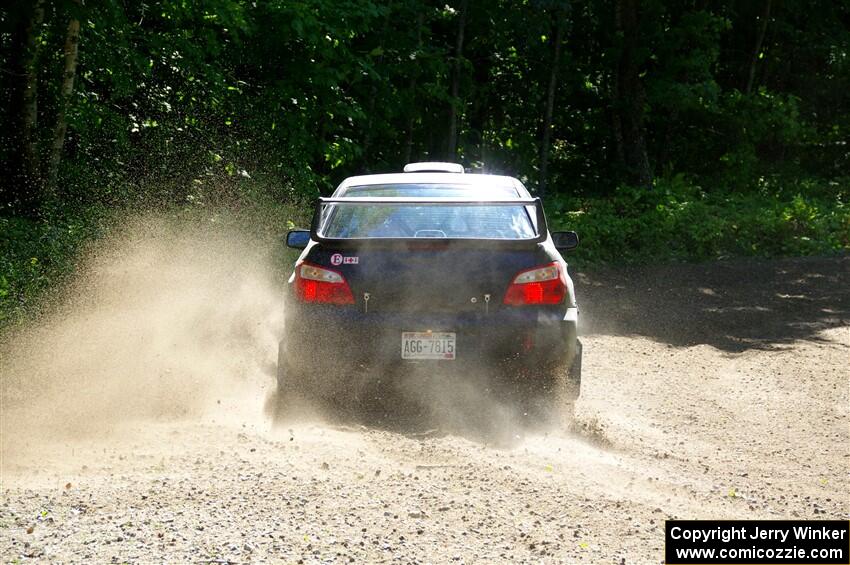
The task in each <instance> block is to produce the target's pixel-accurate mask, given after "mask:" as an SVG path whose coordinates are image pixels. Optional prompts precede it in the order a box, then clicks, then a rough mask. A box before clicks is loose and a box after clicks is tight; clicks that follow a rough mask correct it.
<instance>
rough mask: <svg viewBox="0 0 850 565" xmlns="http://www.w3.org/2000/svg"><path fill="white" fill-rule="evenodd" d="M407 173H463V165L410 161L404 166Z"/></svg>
mask: <svg viewBox="0 0 850 565" xmlns="http://www.w3.org/2000/svg"><path fill="white" fill-rule="evenodd" d="M404 172H405V173H463V165H461V164H458V163H440V162H438V161H429V162H426V163H408V164H407V165H405V166H404Z"/></svg>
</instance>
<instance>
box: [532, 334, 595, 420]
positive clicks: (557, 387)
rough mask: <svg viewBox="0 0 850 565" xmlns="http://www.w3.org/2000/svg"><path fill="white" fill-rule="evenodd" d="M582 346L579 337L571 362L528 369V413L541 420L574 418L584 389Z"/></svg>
mask: <svg viewBox="0 0 850 565" xmlns="http://www.w3.org/2000/svg"><path fill="white" fill-rule="evenodd" d="M581 360H582V345H581V342H580V341H578V340H576V352H575V355H574V356H573V359H572V361H571V362H570V364H569V365H567V364H566V363H564V362H562V363H553V364H551V365H548V366H545V367H541V368H539V369H537V370H532V371H527V372H525V376H524V378H523V381H524V382H522V383H519V386H520V389H521V393H522V394H521V398H522V403H523V404H522V409H523V412H524V414H525V415H527V416H528V417H530V418H532V419H534V420H539V421H547V420H549V421H552V420H554V419H558V418H559V417H560V416H563V417H564V419H565V420H567V421H570V420H572V417H573V412H574V408H575V403H576V400H578V397H579V394H580V392H581Z"/></svg>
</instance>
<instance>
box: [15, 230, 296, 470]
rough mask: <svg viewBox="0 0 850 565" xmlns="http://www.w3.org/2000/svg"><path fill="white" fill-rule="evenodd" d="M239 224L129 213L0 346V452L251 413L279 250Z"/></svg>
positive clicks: (266, 355) (275, 306) (275, 291)
mask: <svg viewBox="0 0 850 565" xmlns="http://www.w3.org/2000/svg"><path fill="white" fill-rule="evenodd" d="M250 233H251V232H250V230H248V229H245V230H243V229H241V228H240V226H239V224H238V222H233V221H230V222H216V221H211V220H210V219H209V218H207V219H206V220H198V219H195V220H192V221H185V220H179V221H178V220H175V219H173V218H168V217H162V216H146V217H136V218H134V219H130V220H128V221H126V222H124V223H123V225H122V226H121V227H120V228H119V229H117V230H115V233H113V235H112V236H111V237H109V238H107V239H105V240H102V241H100V242H98V243H97V244H95V245H94V246H93V247H92V248H91V249H89V250H88V252H87V253H86V254H85V257H84V258H83V260H82V264H81V266H80V268H79V270H78V274H77V275H76V276H75V278H74V280H73V281H72V282H70V283H69V284H68V285H67V287H66V288H65V289H64V290H63V291H62V292H61V295H60V296H59V297H58V298H57V299H56V301H55V304H53V305H52V306H49V307H47V308H46V310H47V311H48V313H46V314H44V315H43V316H42V317H41V319H39V320H38V321H37V322H35V323H34V324H31V325H30V326H29V327H24V328H23V329H20V330H16V331H13V332H8V333H7V334H6V335H5V336H3V341H2V344H0V377H2V378H0V400H2V411H0V412H2V415H0V424H2V434H1V435H2V445H0V448H1V449H2V454H3V456H4V458H7V459H8V458H9V457H10V456H13V455H14V453H15V452H16V450H18V449H20V448H22V447H24V446H26V445H28V444H31V443H37V442H38V441H39V440H40V439H46V438H50V439H56V438H57V437H58V438H63V437H77V438H79V437H89V436H93V435H103V434H109V433H110V432H111V431H114V430H115V429H116V428H119V427H120V426H121V425H123V424H125V423H126V422H128V421H136V422H138V421H140V420H141V421H171V420H175V419H182V418H196V417H199V416H209V415H212V416H216V415H218V417H220V418H226V417H228V416H232V415H233V414H240V416H244V417H252V416H253V417H254V418H256V417H257V416H259V415H260V414H261V409H260V408H258V406H259V405H261V404H262V395H263V390H264V389H267V388H268V387H269V386H270V385H271V383H272V382H273V381H272V379H271V377H270V376H269V373H270V372H271V371H272V370H273V367H274V364H275V362H276V355H277V336H278V335H279V334H280V328H281V324H282V322H283V306H282V293H281V288H280V285H281V281H280V275H277V276H276V275H275V270H274V268H273V261H274V256H273V253H274V252H275V251H278V252H279V249H276V248H275V247H274V246H273V245H269V244H268V242H265V243H263V242H261V241H258V237H257V236H252V235H250Z"/></svg>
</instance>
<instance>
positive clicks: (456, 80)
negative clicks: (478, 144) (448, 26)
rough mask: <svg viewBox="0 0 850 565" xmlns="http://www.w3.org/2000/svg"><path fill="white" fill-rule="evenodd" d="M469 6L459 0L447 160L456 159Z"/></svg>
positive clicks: (465, 0) (462, 0) (464, 0)
mask: <svg viewBox="0 0 850 565" xmlns="http://www.w3.org/2000/svg"><path fill="white" fill-rule="evenodd" d="M468 8H469V0H461V3H460V7H459V9H458V21H457V36H456V41H455V60H454V67H453V71H452V85H451V91H450V95H451V104H450V106H449V135H448V148H447V150H446V157H447V160H448V161H452V162H453V161H455V159H457V129H458V128H457V122H458V95H459V94H460V70H461V58H462V57H463V38H464V33H465V32H466V12H467V11H468Z"/></svg>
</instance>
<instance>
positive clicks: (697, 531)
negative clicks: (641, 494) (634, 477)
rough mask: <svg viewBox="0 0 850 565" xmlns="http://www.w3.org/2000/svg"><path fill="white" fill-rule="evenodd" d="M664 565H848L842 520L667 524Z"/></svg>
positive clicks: (848, 542) (848, 529)
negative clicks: (726, 564) (718, 564)
mask: <svg viewBox="0 0 850 565" xmlns="http://www.w3.org/2000/svg"><path fill="white" fill-rule="evenodd" d="M664 541H665V545H664V562H665V563H666V564H667V565H703V564H706V565H713V564H715V563H728V564H735V565H751V564H752V565H773V564H788V565H792V564H795V565H850V522H848V521H844V520H668V521H667V522H666V524H665V531H664Z"/></svg>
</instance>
